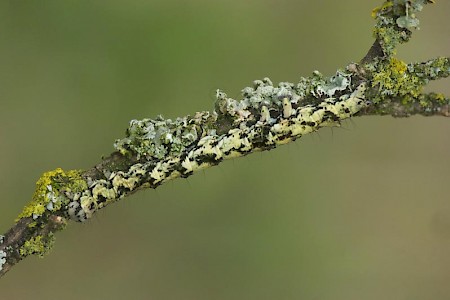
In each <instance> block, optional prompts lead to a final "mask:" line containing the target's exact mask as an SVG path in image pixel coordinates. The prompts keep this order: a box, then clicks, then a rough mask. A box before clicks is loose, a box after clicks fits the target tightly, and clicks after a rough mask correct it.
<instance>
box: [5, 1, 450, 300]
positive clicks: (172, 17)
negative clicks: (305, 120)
mask: <svg viewBox="0 0 450 300" xmlns="http://www.w3.org/2000/svg"><path fill="white" fill-rule="evenodd" d="M380 4H381V0H370V1H359V0H351V1H332V0H321V1H306V0H305V1H301V0H297V1H295V0H281V1H280V0H277V1H275V0H260V1H256V0H229V1H212V0H194V1H182V0H177V1H167V0H166V1H164V0H149V1H144V0H132V1H118V0H114V1H87V0H83V1H60V0H58V1H57V0H54V1H7V0H3V1H1V2H0V137H1V139H0V166H1V172H0V191H1V197H0V201H1V203H0V229H1V230H0V231H2V232H4V231H6V230H7V228H9V226H10V225H12V223H13V220H14V218H15V216H16V215H17V214H18V213H19V212H20V210H21V208H22V206H23V205H24V204H25V203H26V202H27V201H29V199H30V197H31V195H32V193H33V190H34V183H35V181H36V180H37V178H39V176H40V174H41V173H42V172H44V171H47V170H50V169H54V168H56V167H62V168H64V169H76V168H89V167H91V166H93V165H94V164H95V163H97V162H98V161H99V160H100V159H101V156H102V155H108V154H109V153H110V152H111V151H112V150H113V148H112V144H113V142H114V139H116V138H120V137H122V136H124V131H125V128H126V127H127V124H128V122H129V121H130V120H131V119H133V118H143V117H154V116H156V115H157V114H163V115H164V116H165V117H170V118H175V117H177V116H182V115H186V114H192V113H194V112H195V111H198V110H210V109H212V107H213V103H214V94H215V89H217V88H220V89H223V90H224V91H225V92H227V93H228V95H230V96H233V97H239V95H240V90H241V89H242V88H243V87H245V86H247V85H250V84H251V82H252V81H253V80H255V79H260V78H262V77H265V76H268V77H270V78H271V79H272V80H273V81H274V82H278V81H292V82H295V81H296V80H298V78H299V77H300V76H302V75H303V76H308V75H309V74H311V72H312V71H313V70H315V69H317V70H320V71H321V72H322V73H324V74H327V75H331V74H332V73H333V72H335V70H336V69H337V68H339V67H343V66H345V65H346V64H347V63H349V62H351V61H357V60H358V59H360V58H362V57H363V56H364V54H365V52H366V51H367V49H368V48H369V47H370V45H371V43H372V37H371V30H372V25H373V20H372V19H371V17H370V12H371V9H372V8H374V7H375V6H378V5H380ZM449 13H450V3H449V2H448V1H437V4H436V5H432V6H427V7H426V9H425V11H424V12H423V13H422V14H421V15H420V20H421V22H422V26H421V27H422V30H420V31H419V32H415V33H414V38H413V40H412V41H411V42H410V43H409V44H408V45H405V46H403V47H401V48H400V49H399V51H398V56H399V58H401V59H404V60H405V61H414V60H425V59H428V58H433V57H435V56H439V55H446V56H449V54H450V45H449V32H450V25H449V23H448V15H449ZM431 88H432V89H433V90H436V91H441V92H444V93H446V94H447V96H448V95H450V88H449V80H444V81H441V82H438V83H433V84H432V85H431ZM449 130H450V120H449V119H445V118H438V117H436V118H424V117H412V118H409V119H393V118H391V117H364V118H355V119H354V120H352V121H349V122H346V123H344V124H343V127H342V128H341V129H334V130H330V129H325V130H323V131H320V132H319V133H318V134H312V135H310V136H306V137H304V138H303V139H301V140H299V141H297V142H295V143H292V144H290V145H287V146H283V147H280V148H279V149H276V150H273V151H270V152H266V153H256V154H253V155H250V156H248V157H245V158H240V159H236V160H233V161H228V162H224V163H223V164H221V165H220V166H219V167H215V168H212V169H209V170H206V171H205V172H204V173H199V174H196V175H194V176H192V177H190V178H189V179H187V180H176V181H174V182H173V183H169V184H165V185H163V186H162V187H160V188H158V189H157V190H156V191H154V190H149V191H143V192H140V193H138V194H136V195H134V196H132V197H129V198H127V199H125V200H123V201H121V202H120V203H117V204H115V205H112V206H110V207H108V208H107V209H105V210H103V211H100V212H99V213H98V214H96V216H95V217H94V218H93V219H92V220H90V221H89V222H87V223H85V224H78V223H70V226H68V228H67V230H65V231H64V232H62V233H59V234H58V235H57V240H56V244H55V247H54V249H53V251H52V252H51V253H50V255H48V256H47V257H45V258H44V259H39V258H35V257H32V258H28V259H26V260H25V261H24V262H22V263H20V264H19V265H17V266H16V267H15V268H14V269H13V270H12V271H11V272H10V273H8V274H7V275H6V276H5V277H4V278H2V279H1V280H0V296H1V299H33V300H38V299H346V300H349V299H350V300H351V299H435V300H440V299H450V286H449V284H448V282H449V281H450V201H449V200H450V199H449V182H450V168H449V165H450V164H449V161H448V160H449V155H448V154H449V151H450V134H449Z"/></svg>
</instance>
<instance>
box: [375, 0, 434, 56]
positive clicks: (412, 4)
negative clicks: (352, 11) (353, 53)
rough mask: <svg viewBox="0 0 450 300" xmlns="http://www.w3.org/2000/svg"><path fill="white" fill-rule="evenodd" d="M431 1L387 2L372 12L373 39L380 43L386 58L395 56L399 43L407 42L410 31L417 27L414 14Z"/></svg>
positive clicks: (397, 0) (399, 0)
mask: <svg viewBox="0 0 450 300" xmlns="http://www.w3.org/2000/svg"><path fill="white" fill-rule="evenodd" d="M433 2H434V1H432V0H414V1H411V0H389V1H385V2H384V3H383V4H382V5H381V6H380V7H377V8H375V9H374V10H373V11H372V17H373V18H375V19H376V20H377V24H376V26H375V29H374V35H375V37H376V38H377V39H378V40H379V41H380V43H381V46H382V47H383V50H384V52H385V54H386V55H387V56H390V55H392V54H395V48H396V46H397V45H398V44H399V43H403V42H406V41H408V40H409V38H410V37H411V30H412V29H417V28H418V27H419V20H418V19H417V17H416V13H417V12H419V11H421V10H422V8H423V6H424V5H425V4H427V3H433Z"/></svg>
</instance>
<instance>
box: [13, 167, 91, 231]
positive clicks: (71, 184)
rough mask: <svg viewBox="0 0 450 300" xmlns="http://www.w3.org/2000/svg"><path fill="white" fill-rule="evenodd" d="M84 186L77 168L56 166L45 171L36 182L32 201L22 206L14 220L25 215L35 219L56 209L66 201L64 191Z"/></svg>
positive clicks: (72, 191)
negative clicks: (66, 170) (63, 168)
mask: <svg viewBox="0 0 450 300" xmlns="http://www.w3.org/2000/svg"><path fill="white" fill-rule="evenodd" d="M86 188H87V183H86V181H85V180H84V179H83V178H82V176H81V171H79V170H70V171H68V172H64V171H63V170H62V169H61V168H57V169H55V170H53V171H49V172H45V173H44V174H43V175H42V176H41V178H39V180H38V181H37V182H36V190H35V192H34V194H33V199H32V201H31V202H30V203H28V204H27V205H26V206H25V207H24V209H23V211H22V213H21V214H20V215H19V216H18V217H17V219H16V222H17V221H18V220H20V219H21V218H25V217H33V219H35V220H36V219H38V218H39V217H41V216H42V215H44V214H45V213H46V212H47V211H49V212H54V211H58V210H60V209H61V208H62V207H63V206H64V205H66V204H67V203H68V199H67V197H66V196H65V194H66V193H69V194H70V193H74V192H78V191H82V190H85V189H86Z"/></svg>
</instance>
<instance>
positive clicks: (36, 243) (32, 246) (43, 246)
mask: <svg viewBox="0 0 450 300" xmlns="http://www.w3.org/2000/svg"><path fill="white" fill-rule="evenodd" d="M54 241H55V238H54V236H53V233H50V234H49V235H48V236H46V237H44V236H41V235H38V236H36V237H32V238H30V239H29V240H28V241H26V242H25V243H24V244H23V246H22V247H20V249H19V253H20V255H21V256H22V257H25V256H28V255H31V254H36V255H38V256H40V257H43V256H44V255H45V254H47V253H48V251H49V250H50V249H51V247H52V246H53V243H54Z"/></svg>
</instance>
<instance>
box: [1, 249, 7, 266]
mask: <svg viewBox="0 0 450 300" xmlns="http://www.w3.org/2000/svg"><path fill="white" fill-rule="evenodd" d="M5 263H6V252H5V251H3V250H0V271H1V270H2V269H3V265H4V264H5Z"/></svg>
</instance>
